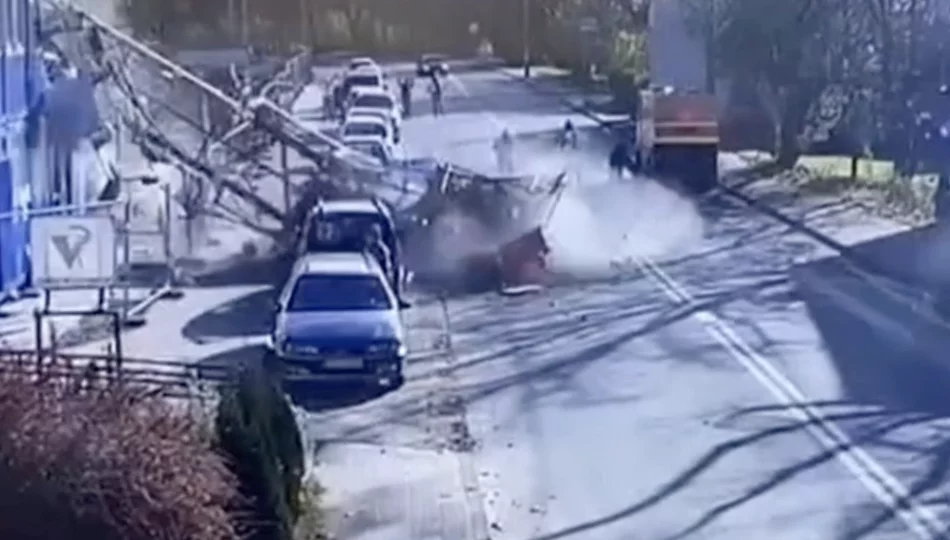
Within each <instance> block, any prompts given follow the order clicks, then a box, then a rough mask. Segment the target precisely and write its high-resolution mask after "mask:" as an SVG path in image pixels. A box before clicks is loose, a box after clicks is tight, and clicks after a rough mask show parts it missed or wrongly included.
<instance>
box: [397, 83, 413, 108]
mask: <svg viewBox="0 0 950 540" xmlns="http://www.w3.org/2000/svg"><path fill="white" fill-rule="evenodd" d="M399 94H400V96H401V97H402V114H403V116H406V117H409V116H410V115H411V114H412V79H410V78H409V77H406V78H404V79H402V80H400V81H399Z"/></svg>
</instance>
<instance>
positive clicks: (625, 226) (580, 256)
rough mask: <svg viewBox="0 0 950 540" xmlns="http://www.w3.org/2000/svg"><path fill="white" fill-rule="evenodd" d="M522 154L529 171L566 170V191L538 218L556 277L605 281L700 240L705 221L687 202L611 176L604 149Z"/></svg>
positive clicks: (648, 183) (654, 185)
mask: <svg viewBox="0 0 950 540" xmlns="http://www.w3.org/2000/svg"><path fill="white" fill-rule="evenodd" d="M526 149H530V150H531V151H530V152H526V153H525V154H523V156H522V159H523V160H524V161H523V162H522V166H523V168H525V170H526V171H530V172H531V173H533V174H541V175H549V176H550V175H554V174H557V173H558V172H560V171H564V172H566V173H567V179H568V186H567V188H565V190H564V192H563V194H562V195H561V198H560V199H559V200H558V201H557V203H556V205H555V206H554V207H553V210H552V211H551V212H550V214H549V215H547V216H544V217H545V218H546V219H544V220H543V221H542V227H543V232H544V237H545V239H546V240H547V241H548V244H549V245H550V247H551V254H550V256H549V263H550V267H551V270H552V271H554V272H555V273H558V274H566V275H570V276H572V277H575V278H579V279H598V278H602V277H607V276H609V275H613V274H615V273H616V268H617V266H618V265H621V266H626V265H629V264H631V263H633V262H634V261H635V260H637V259H641V260H642V259H649V260H654V261H656V260H663V259H665V258H669V257H673V256H676V255H677V254H680V253H682V252H684V251H685V250H688V249H689V248H690V247H692V246H694V245H695V244H696V243H698V242H699V241H701V240H702V238H703V234H704V222H703V218H702V216H701V215H700V213H699V211H698V209H697V208H696V206H695V204H694V203H693V202H692V201H691V200H690V199H688V198H686V197H684V196H682V195H680V194H678V193H677V192H675V191H673V190H672V189H669V188H667V187H666V186H664V185H662V184H661V183H659V182H656V181H654V180H652V179H649V178H645V177H636V178H631V177H630V176H629V175H627V176H625V177H624V178H623V179H619V180H618V179H615V178H613V177H612V175H611V172H610V171H609V169H608V167H607V163H606V151H604V152H603V157H601V156H600V155H599V154H596V153H593V152H590V151H589V150H588V151H583V150H580V151H558V150H554V149H545V148H543V147H534V148H532V147H527V148H526Z"/></svg>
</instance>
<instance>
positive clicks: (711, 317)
mask: <svg viewBox="0 0 950 540" xmlns="http://www.w3.org/2000/svg"><path fill="white" fill-rule="evenodd" d="M450 80H451V81H452V83H453V84H454V86H455V87H456V88H458V89H459V91H460V92H462V94H463V95H465V96H466V97H470V96H471V94H470V93H469V92H468V90H467V89H466V88H465V85H464V84H463V83H462V82H461V81H460V80H459V79H458V78H457V77H455V76H451V75H450ZM572 112H576V111H572ZM484 114H486V115H487V116H488V118H489V119H490V120H491V122H492V123H493V124H494V125H495V126H496V127H501V126H503V124H502V123H501V121H500V120H499V118H498V116H497V115H496V114H495V113H492V112H486V113H484ZM635 262H636V264H637V266H638V267H639V268H640V269H641V270H643V271H644V272H645V273H646V274H647V275H649V276H651V277H652V278H653V279H654V281H656V282H657V284H658V285H659V287H660V289H661V290H663V292H664V293H665V294H666V295H667V296H669V297H670V298H671V299H673V300H675V301H678V302H682V303H695V302H696V301H697V300H696V298H695V297H694V296H693V295H692V294H690V293H689V291H687V290H686V289H685V288H684V287H683V286H682V285H681V284H679V283H678V282H677V281H676V280H675V279H673V278H672V277H671V276H670V275H669V274H667V273H666V272H664V271H663V270H662V269H661V268H660V267H659V266H658V265H656V264H655V263H654V262H653V261H650V260H648V259H637V260H635ZM693 317H694V318H695V320H697V321H698V322H700V324H702V326H703V328H704V329H705V330H706V332H707V333H708V334H709V335H710V337H712V338H713V339H714V340H716V342H718V343H719V344H720V345H722V347H723V348H724V349H726V350H727V351H728V352H729V353H730V355H731V356H732V357H733V358H734V359H735V360H736V361H737V362H738V363H739V364H740V365H741V366H742V367H743V368H745V369H746V370H747V371H748V372H749V373H750V374H751V375H752V376H753V377H755V378H756V380H758V381H759V383H760V384H762V385H763V386H764V387H765V388H766V390H768V391H769V393H771V394H772V395H773V396H774V397H775V398H776V399H777V400H778V401H779V402H780V403H782V404H783V405H786V406H788V407H789V412H790V413H792V414H793V415H794V416H795V417H796V418H797V419H798V420H799V421H801V422H802V423H803V424H804V426H805V428H806V429H807V430H808V432H809V433H810V434H811V435H812V436H813V437H814V438H815V439H816V440H817V441H818V442H819V444H821V445H822V446H824V447H825V448H826V449H827V450H829V451H833V452H834V455H835V458H836V459H837V460H838V461H839V462H840V463H841V464H842V465H843V466H844V467H845V469H847V470H848V472H850V473H851V474H852V475H853V476H854V477H855V478H856V479H857V480H858V481H859V482H861V484H862V485H863V486H864V487H865V488H866V489H867V490H868V491H869V492H870V493H871V494H872V495H873V496H874V497H875V498H877V499H878V501H879V502H881V504H883V505H884V506H885V507H886V508H888V509H889V510H891V511H892V512H894V513H895V514H896V515H897V516H898V517H899V518H900V519H901V521H903V522H904V524H905V525H906V526H907V527H908V529H910V530H911V531H912V532H913V533H914V534H915V535H916V536H917V537H918V538H920V539H922V540H940V539H945V538H946V536H945V535H944V533H943V530H944V529H945V525H944V524H943V523H942V522H941V520H940V518H939V517H938V516H937V515H936V513H935V512H934V511H933V510H932V509H931V508H929V507H926V506H923V505H921V504H920V503H919V502H917V500H916V498H915V497H914V496H913V495H912V494H911V493H910V490H908V489H907V487H906V486H904V485H903V483H901V482H900V480H898V479H897V478H896V477H894V476H893V475H892V474H891V473H889V472H888V471H887V470H886V469H885V468H884V467H883V466H882V465H881V464H880V463H878V462H877V461H876V460H875V459H874V458H873V457H872V456H871V455H869V454H868V453H867V452H866V451H865V450H864V449H863V448H861V447H860V446H858V445H857V444H856V443H854V441H852V440H851V438H850V437H848V435H847V434H846V433H845V432H844V431H843V430H842V429H841V428H840V427H839V426H838V425H837V424H836V423H834V422H833V421H831V420H828V419H827V418H825V417H824V416H823V415H822V413H821V412H820V411H819V410H818V409H817V408H815V407H813V406H811V405H809V404H808V399H807V397H806V396H805V394H804V393H803V392H802V391H801V390H800V389H799V388H798V387H797V386H796V385H795V384H794V383H793V382H792V381H791V380H789V379H788V377H786V376H785V375H784V374H782V373H781V371H780V370H778V369H777V368H776V367H775V366H774V364H773V363H772V362H770V361H769V360H768V359H766V358H765V357H763V356H762V355H760V354H759V353H758V352H756V351H755V350H754V349H753V348H752V347H751V346H749V345H748V344H747V343H745V341H744V340H743V339H742V338H741V337H740V336H739V335H738V334H737V333H736V332H735V331H734V330H733V329H732V328H731V327H730V326H729V325H728V324H727V323H726V322H725V321H723V320H722V319H721V318H720V317H718V316H717V315H716V314H715V313H713V312H711V311H709V310H702V311H699V312H697V313H695V314H694V315H693Z"/></svg>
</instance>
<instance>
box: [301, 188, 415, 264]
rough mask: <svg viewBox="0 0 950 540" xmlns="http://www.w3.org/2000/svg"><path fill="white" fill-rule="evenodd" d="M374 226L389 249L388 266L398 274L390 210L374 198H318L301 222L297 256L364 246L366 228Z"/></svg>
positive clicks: (396, 251)
mask: <svg viewBox="0 0 950 540" xmlns="http://www.w3.org/2000/svg"><path fill="white" fill-rule="evenodd" d="M374 225H375V226H377V227H379V229H380V232H381V233H382V240H383V243H385V244H386V247H387V248H388V250H389V253H390V255H391V256H392V260H391V261H390V266H391V267H392V268H395V269H397V273H400V274H401V273H402V270H401V268H402V261H401V260H400V257H399V253H400V249H399V243H398V239H397V237H396V226H395V224H394V222H393V216H392V212H391V211H390V210H389V208H388V207H387V206H386V204H385V203H384V202H382V201H380V200H378V199H371V198H357V199H332V200H322V201H319V202H318V203H317V204H316V205H314V207H313V208H312V209H310V212H308V213H307V216H306V217H305V218H304V222H303V224H302V225H301V229H300V231H299V235H298V241H297V256H298V257H302V256H304V255H306V254H308V253H318V252H325V251H331V252H357V251H362V250H363V249H364V248H365V238H366V235H367V234H368V232H369V229H370V227H372V226H374Z"/></svg>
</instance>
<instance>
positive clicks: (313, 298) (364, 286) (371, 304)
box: [287, 275, 392, 312]
mask: <svg viewBox="0 0 950 540" xmlns="http://www.w3.org/2000/svg"><path fill="white" fill-rule="evenodd" d="M388 309H392V302H390V300H389V294H387V291H386V285H385V284H384V283H383V282H382V280H380V279H379V278H378V277H376V276H363V275H332V276H331V275H307V276H301V277H300V278H299V279H298V280H297V283H295V284H294V289H293V291H292V292H291V294H290V300H289V301H288V303H287V311H288V312H301V311H379V310H388Z"/></svg>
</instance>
